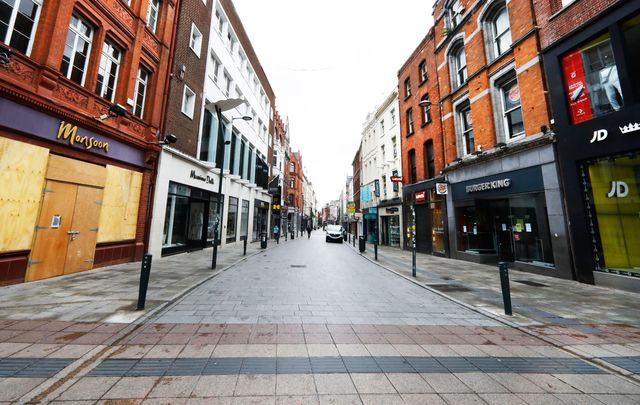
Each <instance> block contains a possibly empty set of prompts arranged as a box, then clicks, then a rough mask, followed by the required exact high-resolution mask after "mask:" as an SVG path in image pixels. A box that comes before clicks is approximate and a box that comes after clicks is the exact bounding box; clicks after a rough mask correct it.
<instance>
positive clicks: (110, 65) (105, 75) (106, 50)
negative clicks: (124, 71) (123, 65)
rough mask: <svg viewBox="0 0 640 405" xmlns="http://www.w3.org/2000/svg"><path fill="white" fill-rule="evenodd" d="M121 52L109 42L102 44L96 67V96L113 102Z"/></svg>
mask: <svg viewBox="0 0 640 405" xmlns="http://www.w3.org/2000/svg"><path fill="white" fill-rule="evenodd" d="M121 60H122V51H121V50H120V48H118V47H117V46H115V45H113V44H112V43H111V42H110V41H109V40H106V41H104V43H103V44H102V55H101V57H100V66H98V81H97V82H96V94H97V95H99V96H100V97H104V98H106V99H107V100H109V101H113V99H114V97H115V95H116V84H117V82H118V73H119V72H120V61H121Z"/></svg>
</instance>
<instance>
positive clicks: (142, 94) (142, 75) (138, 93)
mask: <svg viewBox="0 0 640 405" xmlns="http://www.w3.org/2000/svg"><path fill="white" fill-rule="evenodd" d="M150 79H151V73H149V71H148V70H147V69H145V68H144V67H142V66H140V67H139V68H138V77H137V78H136V89H135V101H134V105H133V115H135V116H136V117H138V118H143V117H144V105H145V102H146V99H147V90H148V88H149V81H150Z"/></svg>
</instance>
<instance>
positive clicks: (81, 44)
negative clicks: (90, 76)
mask: <svg viewBox="0 0 640 405" xmlns="http://www.w3.org/2000/svg"><path fill="white" fill-rule="evenodd" d="M93 31H94V30H93V27H92V26H91V25H90V24H89V23H88V22H86V21H85V20H84V19H82V18H80V16H78V15H77V14H73V15H72V16H71V23H70V24H69V33H68V34H67V40H66V42H65V45H64V53H63V54H62V65H61V66H60V71H61V72H62V74H63V75H65V76H66V77H67V79H70V80H72V81H74V82H76V83H78V84H79V85H81V86H84V81H85V78H86V74H87V66H88V64H89V56H90V54H91V42H92V41H93Z"/></svg>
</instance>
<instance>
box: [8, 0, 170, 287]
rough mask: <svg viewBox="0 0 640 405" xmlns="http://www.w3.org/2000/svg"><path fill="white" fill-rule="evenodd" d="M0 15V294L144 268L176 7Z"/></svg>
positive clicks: (111, 4)
mask: <svg viewBox="0 0 640 405" xmlns="http://www.w3.org/2000/svg"><path fill="white" fill-rule="evenodd" d="M128 3H130V5H129V4H128ZM4 7H5V10H8V14H6V13H5V14H3V16H2V17H0V18H1V19H2V23H3V24H4V26H5V27H6V29H5V30H2V31H0V35H1V36H0V42H1V43H2V46H3V48H5V47H6V48H7V49H8V50H9V52H10V57H9V61H8V63H7V64H4V65H3V66H2V68H0V170H2V172H3V173H5V176H4V177H3V184H0V220H1V221H2V223H3V226H2V228H1V229H0V284H10V283H18V282H22V281H25V280H26V281H30V280H36V279H41V278H46V277H53V276H57V275H62V274H68V273H73V272H78V271H84V270H88V269H91V268H93V267H99V266H104V265H107V264H113V263H119V262H127V261H132V260H137V259H140V257H141V256H142V254H143V252H144V250H145V230H146V226H147V219H148V196H149V189H150V183H151V182H152V178H153V177H154V173H153V169H154V167H155V160H156V157H157V154H158V150H159V148H158V145H157V141H158V139H157V138H156V133H157V131H158V130H159V129H160V126H161V118H162V110H163V103H164V100H165V98H164V94H165V92H166V78H167V76H168V65H169V59H170V44H171V39H172V36H173V29H174V19H175V18H176V7H177V1H175V0H165V1H159V0H132V1H130V2H123V1H86V0H78V1H41V0H20V1H15V2H13V5H9V4H5V6H4ZM5 18H6V21H5ZM3 53H4V52H3ZM43 190H44V193H43ZM54 251H55V253H56V254H52V253H53V252H54ZM60 252H62V253H60Z"/></svg>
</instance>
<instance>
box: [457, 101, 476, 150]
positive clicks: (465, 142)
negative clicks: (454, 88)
mask: <svg viewBox="0 0 640 405" xmlns="http://www.w3.org/2000/svg"><path fill="white" fill-rule="evenodd" d="M456 112H457V115H458V134H457V135H458V140H459V141H460V145H461V146H462V148H461V150H460V152H461V153H462V156H466V155H470V154H471V153H473V151H474V136H473V120H472V119H471V104H470V103H469V102H468V101H466V102H464V103H462V104H460V105H459V106H458V107H457V109H456Z"/></svg>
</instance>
